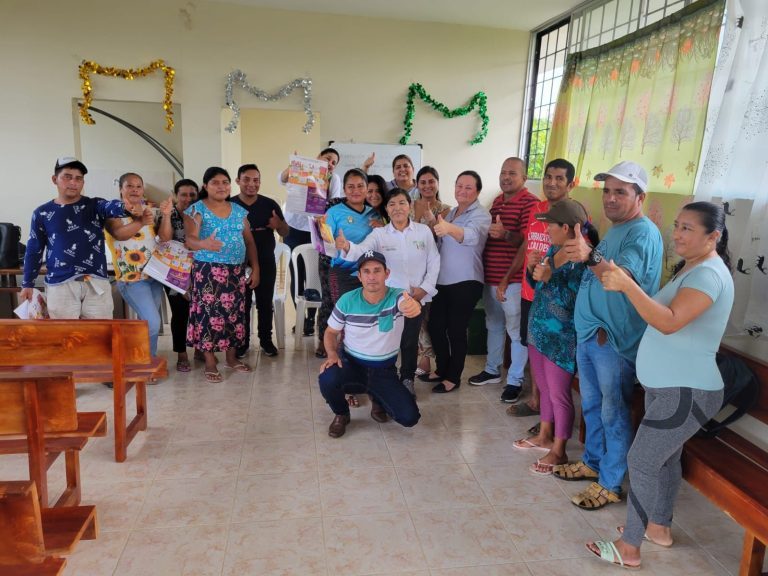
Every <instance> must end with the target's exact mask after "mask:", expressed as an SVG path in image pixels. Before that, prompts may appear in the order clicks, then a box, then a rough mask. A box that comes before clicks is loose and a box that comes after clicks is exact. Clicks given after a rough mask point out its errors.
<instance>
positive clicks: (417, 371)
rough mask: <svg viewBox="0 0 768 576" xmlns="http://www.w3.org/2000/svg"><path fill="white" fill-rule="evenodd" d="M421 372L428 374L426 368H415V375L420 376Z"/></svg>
mask: <svg viewBox="0 0 768 576" xmlns="http://www.w3.org/2000/svg"><path fill="white" fill-rule="evenodd" d="M422 374H428V372H427V371H426V370H422V369H421V368H416V376H421V375H422Z"/></svg>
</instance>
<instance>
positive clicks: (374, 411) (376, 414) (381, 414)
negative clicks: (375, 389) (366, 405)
mask: <svg viewBox="0 0 768 576" xmlns="http://www.w3.org/2000/svg"><path fill="white" fill-rule="evenodd" d="M371 418H373V419H374V420H376V422H378V423H380V424H384V422H387V421H388V420H389V416H388V415H387V413H386V411H385V410H384V408H382V407H381V404H379V403H378V402H374V401H373V400H371Z"/></svg>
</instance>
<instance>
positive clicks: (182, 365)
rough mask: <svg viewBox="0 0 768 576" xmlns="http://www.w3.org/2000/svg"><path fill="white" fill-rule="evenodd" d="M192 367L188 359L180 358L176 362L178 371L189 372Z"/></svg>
mask: <svg viewBox="0 0 768 576" xmlns="http://www.w3.org/2000/svg"><path fill="white" fill-rule="evenodd" d="M191 370H192V368H191V367H190V365H189V362H188V361H187V360H179V361H178V362H176V372H189V371H191Z"/></svg>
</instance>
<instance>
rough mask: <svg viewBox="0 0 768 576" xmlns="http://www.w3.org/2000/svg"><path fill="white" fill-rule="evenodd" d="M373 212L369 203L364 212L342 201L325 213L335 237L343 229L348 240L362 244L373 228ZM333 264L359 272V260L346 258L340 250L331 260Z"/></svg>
mask: <svg viewBox="0 0 768 576" xmlns="http://www.w3.org/2000/svg"><path fill="white" fill-rule="evenodd" d="M372 212H373V208H371V207H370V206H368V205H367V204H366V205H365V206H364V208H363V210H362V212H358V211H357V210H353V209H352V208H350V207H349V206H347V203H346V202H340V203H339V204H334V205H333V206H331V207H330V208H329V209H328V212H326V213H325V222H326V224H328V226H329V227H330V229H331V232H332V233H333V237H334V238H336V235H337V234H338V233H339V230H343V231H344V237H345V238H346V239H347V240H349V241H350V242H354V243H355V244H360V242H362V241H363V240H365V237H366V236H368V234H370V233H371V230H373V228H372V227H371V218H373V217H374V214H373V213H372ZM331 266H333V267H334V268H344V269H346V270H349V273H350V274H352V273H354V272H357V262H349V261H347V260H344V258H343V257H342V256H341V253H340V252H338V253H337V255H336V256H335V257H334V258H333V260H331Z"/></svg>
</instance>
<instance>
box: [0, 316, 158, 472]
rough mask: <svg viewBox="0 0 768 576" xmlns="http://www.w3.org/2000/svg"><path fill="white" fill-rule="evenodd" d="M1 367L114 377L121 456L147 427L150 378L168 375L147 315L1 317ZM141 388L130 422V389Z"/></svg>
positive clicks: (83, 378) (92, 378)
mask: <svg viewBox="0 0 768 576" xmlns="http://www.w3.org/2000/svg"><path fill="white" fill-rule="evenodd" d="M0 371H1V372H12V373H25V372H35V373H39V372H71V373H72V375H73V376H74V379H75V381H76V382H78V383H80V382H112V384H113V387H114V389H113V403H114V423H113V427H114V431H115V460H117V461H118V462H123V461H125V458H126V455H127V449H128V444H130V442H131V440H133V438H134V437H135V436H136V434H137V432H139V431H140V430H146V428H147V390H146V383H147V381H149V380H153V379H158V378H162V377H165V376H167V375H168V367H167V364H166V361H165V359H164V358H153V357H152V356H151V355H150V353H149V329H148V328H147V323H146V322H145V321H143V320H0ZM131 388H134V389H135V391H136V415H135V416H134V417H133V418H132V419H131V421H130V422H127V418H126V395H127V393H128V391H129V390H130V389H131Z"/></svg>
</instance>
